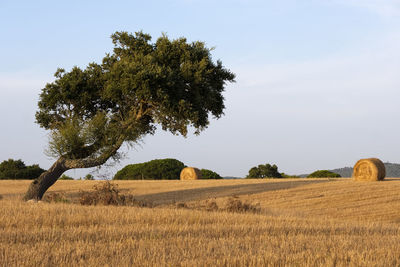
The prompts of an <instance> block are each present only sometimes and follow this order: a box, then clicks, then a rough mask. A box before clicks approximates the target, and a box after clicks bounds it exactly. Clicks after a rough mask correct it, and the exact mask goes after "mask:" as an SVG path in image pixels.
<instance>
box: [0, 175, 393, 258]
mask: <svg viewBox="0 0 400 267" xmlns="http://www.w3.org/2000/svg"><path fill="white" fill-rule="evenodd" d="M0 182H1V183H0V194H1V195H4V199H3V200H0V204H1V206H0V262H1V263H2V265H4V266H41V265H42V266H46V265H58V266H73V265H91V266H94V265H96V266H98V265H104V264H105V263H107V264H109V265H111V266H127V265H141V266H154V265H161V266H171V265H173V266H210V265H225V266H243V265H247V266H260V265H265V266H267V265H271V266H272V265H274V266H276V265H297V266H298V265H314V266H335V265H339V266H360V265H363V266H395V265H399V264H400V227H399V224H398V223H397V222H398V221H399V217H400V215H398V214H395V213H396V211H398V210H399V208H400V201H399V198H398V197H397V194H396V193H397V192H398V190H399V189H400V181H398V180H395V179H389V181H386V182H379V183H378V182H376V183H354V182H352V181H350V180H345V179H339V180H335V181H334V182H332V181H328V180H322V181H321V180H320V181H319V182H313V181H312V180H309V181H304V182H302V180H296V181H295V180H285V181H275V180H271V181H268V182H266V181H265V180H241V181H211V182H210V183H206V182H204V181H185V182H182V181H172V182H171V181H168V182H165V181H159V182H156V181H154V182H153V181H152V182H149V181H145V182H142V181H131V182H129V181H122V182H118V184H119V187H120V189H121V190H122V191H123V192H130V193H133V194H135V195H137V196H138V197H139V198H142V199H149V198H151V197H153V198H155V199H156V200H157V201H158V202H157V205H156V206H155V207H154V208H137V207H113V206H80V205H76V204H62V203H51V204H48V203H41V204H38V203H33V204H32V203H24V202H21V201H19V200H18V198H19V197H20V196H21V195H22V194H23V192H24V190H25V189H26V186H27V185H28V183H29V182H27V181H9V183H10V184H7V182H4V181H0ZM59 182H61V183H59ZM59 182H57V184H56V185H55V187H54V188H52V191H53V192H65V193H66V195H67V196H74V194H75V193H76V192H78V191H79V190H89V189H90V188H91V187H92V186H93V185H94V184H95V183H97V182H96V181H59ZM265 184H267V185H268V186H269V187H268V186H265ZM8 187H10V188H13V191H12V190H8ZM260 188H262V189H260ZM271 188H272V189H271ZM185 190H186V191H185ZM252 190H253V191H252ZM7 192H8V194H7ZM182 192H183V193H182ZM207 192H208V194H207ZM227 192H228V193H227ZM232 196H233V197H234V198H235V199H239V200H241V201H247V202H249V203H259V205H260V207H261V208H262V212H261V213H259V214H255V213H243V214H238V213H232V212H226V211H216V212H209V211H204V210H199V209H198V207H201V206H202V205H203V204H204V202H207V201H215V202H216V203H217V204H218V205H222V204H221V203H223V201H226V199H227V198H231V197H232ZM157 198H158V199H157ZM171 198H172V199H171ZM178 201H182V202H183V203H185V206H186V207H187V208H184V209H178V208H176V207H177V205H176V203H178Z"/></svg>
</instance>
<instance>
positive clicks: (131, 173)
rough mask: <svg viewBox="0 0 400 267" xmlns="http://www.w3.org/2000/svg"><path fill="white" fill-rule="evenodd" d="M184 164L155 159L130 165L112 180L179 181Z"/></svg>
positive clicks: (174, 160) (173, 160) (170, 160)
mask: <svg viewBox="0 0 400 267" xmlns="http://www.w3.org/2000/svg"><path fill="white" fill-rule="evenodd" d="M183 168H185V164H183V163H182V162H180V161H179V160H176V159H155V160H151V161H148V162H144V163H138V164H131V165H127V166H125V167H124V168H123V169H121V170H120V171H118V172H117V173H116V174H115V176H114V178H113V180H174V179H179V175H180V172H181V171H182V169H183Z"/></svg>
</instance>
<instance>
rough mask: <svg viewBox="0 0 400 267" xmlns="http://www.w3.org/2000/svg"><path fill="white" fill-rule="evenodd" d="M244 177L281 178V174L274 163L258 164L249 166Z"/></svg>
mask: <svg viewBox="0 0 400 267" xmlns="http://www.w3.org/2000/svg"><path fill="white" fill-rule="evenodd" d="M246 178H282V175H281V174H280V173H279V172H278V167H277V166H276V165H275V164H274V165H271V164H265V165H263V164H260V165H258V166H257V167H253V168H251V169H250V170H249V174H248V175H247V177H246Z"/></svg>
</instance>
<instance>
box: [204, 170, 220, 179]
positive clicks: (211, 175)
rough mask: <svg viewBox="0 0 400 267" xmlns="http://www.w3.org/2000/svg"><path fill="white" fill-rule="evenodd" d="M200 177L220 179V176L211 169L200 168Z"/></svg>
mask: <svg viewBox="0 0 400 267" xmlns="http://www.w3.org/2000/svg"><path fill="white" fill-rule="evenodd" d="M200 171H201V177H202V179H222V177H221V176H220V175H219V174H218V173H216V172H213V171H211V170H207V169H201V170H200Z"/></svg>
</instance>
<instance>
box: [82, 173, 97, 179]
mask: <svg viewBox="0 0 400 267" xmlns="http://www.w3.org/2000/svg"><path fill="white" fill-rule="evenodd" d="M83 180H94V176H93V175H91V174H90V173H88V174H87V175H86V176H85V177H84V178H83Z"/></svg>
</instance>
